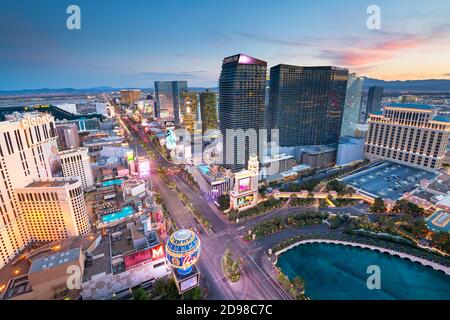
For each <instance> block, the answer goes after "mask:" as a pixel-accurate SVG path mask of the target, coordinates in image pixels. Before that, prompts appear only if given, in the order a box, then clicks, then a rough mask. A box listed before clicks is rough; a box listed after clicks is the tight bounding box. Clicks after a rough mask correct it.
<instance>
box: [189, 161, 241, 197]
mask: <svg viewBox="0 0 450 320" xmlns="http://www.w3.org/2000/svg"><path fill="white" fill-rule="evenodd" d="M187 169H188V171H189V173H190V174H191V175H192V176H193V177H194V180H195V181H196V182H197V183H198V185H199V187H200V190H202V191H203V192H204V193H206V194H208V195H210V196H214V197H218V196H220V195H222V194H226V193H228V192H229V191H230V190H231V188H232V187H233V174H232V172H231V171H230V170H227V169H225V168H223V167H222V166H219V165H209V166H208V165H198V166H187Z"/></svg>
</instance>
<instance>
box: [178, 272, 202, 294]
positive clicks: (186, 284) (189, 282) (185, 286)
mask: <svg viewBox="0 0 450 320" xmlns="http://www.w3.org/2000/svg"><path fill="white" fill-rule="evenodd" d="M197 285H198V276H197V275H196V276H195V277H191V278H189V279H186V280H183V281H181V282H180V292H185V291H187V290H189V289H191V288H194V287H196V286H197Z"/></svg>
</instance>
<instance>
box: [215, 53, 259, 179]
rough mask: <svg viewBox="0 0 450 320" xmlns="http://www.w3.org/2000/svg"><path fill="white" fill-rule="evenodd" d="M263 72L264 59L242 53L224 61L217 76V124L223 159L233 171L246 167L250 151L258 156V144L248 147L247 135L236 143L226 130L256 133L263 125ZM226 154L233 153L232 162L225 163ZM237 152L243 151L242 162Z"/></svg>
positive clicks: (241, 152)
mask: <svg viewBox="0 0 450 320" xmlns="http://www.w3.org/2000/svg"><path fill="white" fill-rule="evenodd" d="M266 75H267V62H265V61H262V60H258V59H255V58H253V57H249V56H246V55H243V54H238V55H234V56H231V57H227V58H225V59H224V60H223V65H222V72H221V74H220V79H219V127H220V130H221V132H222V135H223V141H224V144H223V160H224V161H223V162H224V163H225V166H226V167H228V168H230V169H232V170H233V171H238V170H241V169H242V168H244V167H245V164H246V163H247V161H248V158H249V153H256V154H257V155H259V152H260V150H259V143H258V142H257V143H256V144H254V143H253V144H251V146H250V144H249V139H248V138H246V139H245V143H239V142H238V141H237V139H235V141H234V143H233V142H232V141H227V137H226V130H227V129H234V130H236V129H242V130H244V131H246V130H247V129H255V130H256V132H257V133H258V132H259V129H264V128H265V111H266V110H265V103H264V100H265V95H266ZM227 144H228V147H227ZM231 144H233V145H234V146H233V147H231ZM244 152H245V153H244ZM227 153H229V154H228V156H229V155H230V154H232V155H234V161H233V163H226V162H228V161H226V157H227ZM240 154H245V159H244V160H243V161H241V158H240V157H238V155H240ZM259 158H261V157H259Z"/></svg>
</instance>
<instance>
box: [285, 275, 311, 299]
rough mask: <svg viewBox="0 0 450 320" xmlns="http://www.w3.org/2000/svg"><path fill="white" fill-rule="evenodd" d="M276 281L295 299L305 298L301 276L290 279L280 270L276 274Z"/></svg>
mask: <svg viewBox="0 0 450 320" xmlns="http://www.w3.org/2000/svg"><path fill="white" fill-rule="evenodd" d="M277 281H278V283H279V284H281V286H282V287H283V288H284V290H286V291H287V292H288V293H289V294H290V295H291V297H292V298H294V299H295V300H307V299H308V298H307V297H306V296H305V283H304V281H303V279H302V278H300V277H295V278H294V279H293V280H292V281H291V280H290V279H289V278H288V277H287V276H286V275H284V274H283V273H282V272H281V271H280V273H279V274H278V277H277Z"/></svg>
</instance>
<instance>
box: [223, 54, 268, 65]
mask: <svg viewBox="0 0 450 320" xmlns="http://www.w3.org/2000/svg"><path fill="white" fill-rule="evenodd" d="M231 63H237V64H250V65H262V66H267V62H266V61H263V60H260V59H257V58H254V57H251V56H248V55H246V54H243V53H239V54H235V55H233V56H229V57H226V58H224V59H223V64H224V65H225V64H231Z"/></svg>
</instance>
